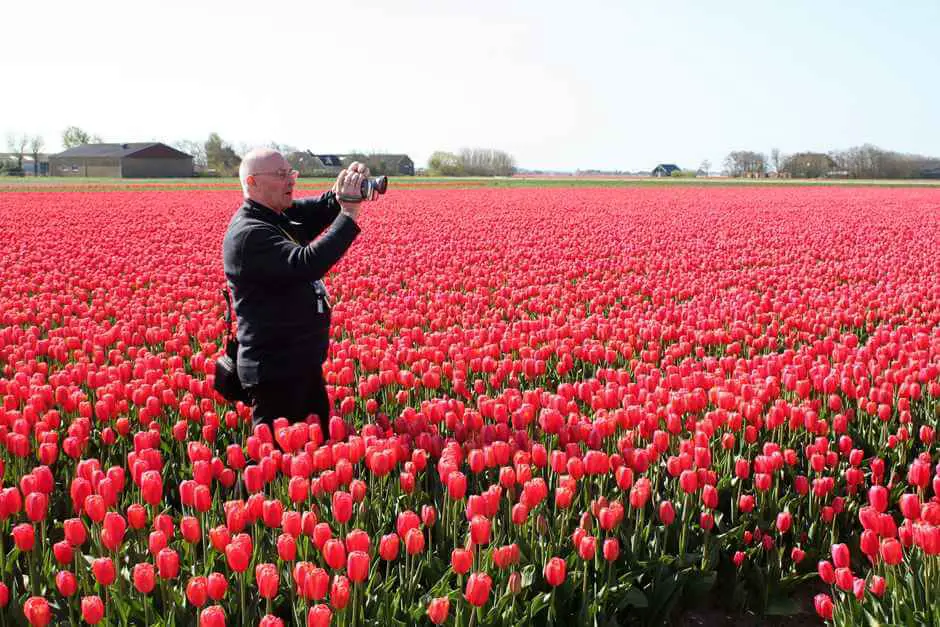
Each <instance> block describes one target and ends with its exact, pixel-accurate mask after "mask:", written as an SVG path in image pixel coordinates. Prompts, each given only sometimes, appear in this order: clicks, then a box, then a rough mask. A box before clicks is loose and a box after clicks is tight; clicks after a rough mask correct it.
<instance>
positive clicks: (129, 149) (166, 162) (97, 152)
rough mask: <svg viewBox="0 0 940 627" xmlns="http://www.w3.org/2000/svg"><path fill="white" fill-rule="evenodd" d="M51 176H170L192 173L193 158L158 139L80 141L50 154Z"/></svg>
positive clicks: (184, 175) (182, 175)
mask: <svg viewBox="0 0 940 627" xmlns="http://www.w3.org/2000/svg"><path fill="white" fill-rule="evenodd" d="M49 173H50V174H51V175H52V176H97V177H104V178H170V177H188V176H192V175H193V158H192V156H191V155H188V154H186V153H185V152H182V151H180V150H177V149H176V148H171V147H170V146H167V145H166V144H161V143H159V142H146V143H133V144H82V145H81V146H75V147H74V148H69V149H68V150H65V151H63V152H60V153H59V154H57V155H51V156H50V157H49Z"/></svg>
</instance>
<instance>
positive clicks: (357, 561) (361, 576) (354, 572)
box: [346, 551, 369, 583]
mask: <svg viewBox="0 0 940 627" xmlns="http://www.w3.org/2000/svg"><path fill="white" fill-rule="evenodd" d="M346 572H347V573H348V575H349V580H350V581H352V582H353V583H361V582H363V581H365V580H366V579H367V578H368V576H369V554H368V553H365V552H363V551H352V552H350V553H349V555H348V556H347V559H346Z"/></svg>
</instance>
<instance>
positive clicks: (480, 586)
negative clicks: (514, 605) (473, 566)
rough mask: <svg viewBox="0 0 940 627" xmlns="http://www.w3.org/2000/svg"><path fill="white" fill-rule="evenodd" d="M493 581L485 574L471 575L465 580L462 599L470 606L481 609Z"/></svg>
mask: <svg viewBox="0 0 940 627" xmlns="http://www.w3.org/2000/svg"><path fill="white" fill-rule="evenodd" d="M492 587H493V580H492V579H491V578H490V576H489V575H487V574H486V573H472V574H471V575H470V578H469V579H467V587H466V590H465V592H464V598H465V599H466V600H467V602H468V603H470V605H475V606H476V607H482V606H483V605H485V604H486V601H487V600H488V599H489V597H490V590H491V589H492Z"/></svg>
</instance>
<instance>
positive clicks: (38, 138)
mask: <svg viewBox="0 0 940 627" xmlns="http://www.w3.org/2000/svg"><path fill="white" fill-rule="evenodd" d="M45 143H46V142H45V141H44V140H43V138H42V135H33V136H32V137H30V139H29V154H31V155H32V157H33V176H39V152H40V151H41V150H42V147H43V146H44V145H45Z"/></svg>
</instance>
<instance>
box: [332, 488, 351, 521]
mask: <svg viewBox="0 0 940 627" xmlns="http://www.w3.org/2000/svg"><path fill="white" fill-rule="evenodd" d="M352 510H353V499H352V495H350V494H349V493H348V492H334V493H333V518H334V519H335V520H336V522H338V523H340V524H345V523H347V522H349V519H350V518H352Z"/></svg>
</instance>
